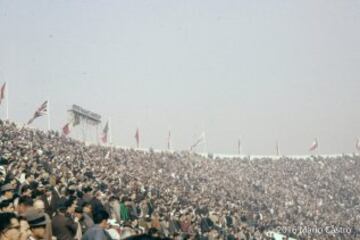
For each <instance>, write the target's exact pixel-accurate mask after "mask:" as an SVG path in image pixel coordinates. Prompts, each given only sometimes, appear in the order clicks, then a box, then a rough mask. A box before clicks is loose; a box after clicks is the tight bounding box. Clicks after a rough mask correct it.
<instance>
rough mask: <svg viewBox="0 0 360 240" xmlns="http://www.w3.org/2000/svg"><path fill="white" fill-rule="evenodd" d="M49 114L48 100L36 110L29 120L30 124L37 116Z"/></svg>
mask: <svg viewBox="0 0 360 240" xmlns="http://www.w3.org/2000/svg"><path fill="white" fill-rule="evenodd" d="M47 114H48V101H45V102H44V103H43V104H41V106H40V107H39V108H38V109H37V110H36V111H35V113H34V116H33V117H32V118H31V119H30V120H29V121H28V123H27V124H28V125H29V124H31V123H32V122H33V121H34V120H35V119H36V118H38V117H41V116H44V115H47Z"/></svg>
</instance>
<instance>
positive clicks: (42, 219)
mask: <svg viewBox="0 0 360 240" xmlns="http://www.w3.org/2000/svg"><path fill="white" fill-rule="evenodd" d="M25 217H26V220H27V222H28V223H29V227H30V231H31V236H30V237H29V238H28V239H29V240H40V239H46V225H47V223H48V222H47V217H46V215H45V213H43V212H41V211H39V210H38V209H31V210H30V211H28V212H27V213H26V215H25Z"/></svg>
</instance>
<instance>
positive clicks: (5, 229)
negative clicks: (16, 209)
mask: <svg viewBox="0 0 360 240" xmlns="http://www.w3.org/2000/svg"><path fill="white" fill-rule="evenodd" d="M0 219H1V221H0V240H7V239H9V240H18V239H20V236H21V232H20V224H19V220H18V219H17V217H16V215H15V214H14V213H9V212H7V213H0Z"/></svg>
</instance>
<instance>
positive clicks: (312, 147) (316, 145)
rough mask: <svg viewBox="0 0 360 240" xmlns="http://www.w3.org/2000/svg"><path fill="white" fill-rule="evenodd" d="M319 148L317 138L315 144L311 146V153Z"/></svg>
mask: <svg viewBox="0 0 360 240" xmlns="http://www.w3.org/2000/svg"><path fill="white" fill-rule="evenodd" d="M318 147H319V143H318V140H317V138H315V139H314V141H313V143H312V144H311V146H310V149H309V151H310V152H312V151H314V150H315V149H317V148H318Z"/></svg>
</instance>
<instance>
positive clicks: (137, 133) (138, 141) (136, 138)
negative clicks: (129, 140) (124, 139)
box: [135, 128, 140, 148]
mask: <svg viewBox="0 0 360 240" xmlns="http://www.w3.org/2000/svg"><path fill="white" fill-rule="evenodd" d="M135 140H136V147H137V148H139V146H140V132H139V128H137V129H136V133H135Z"/></svg>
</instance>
